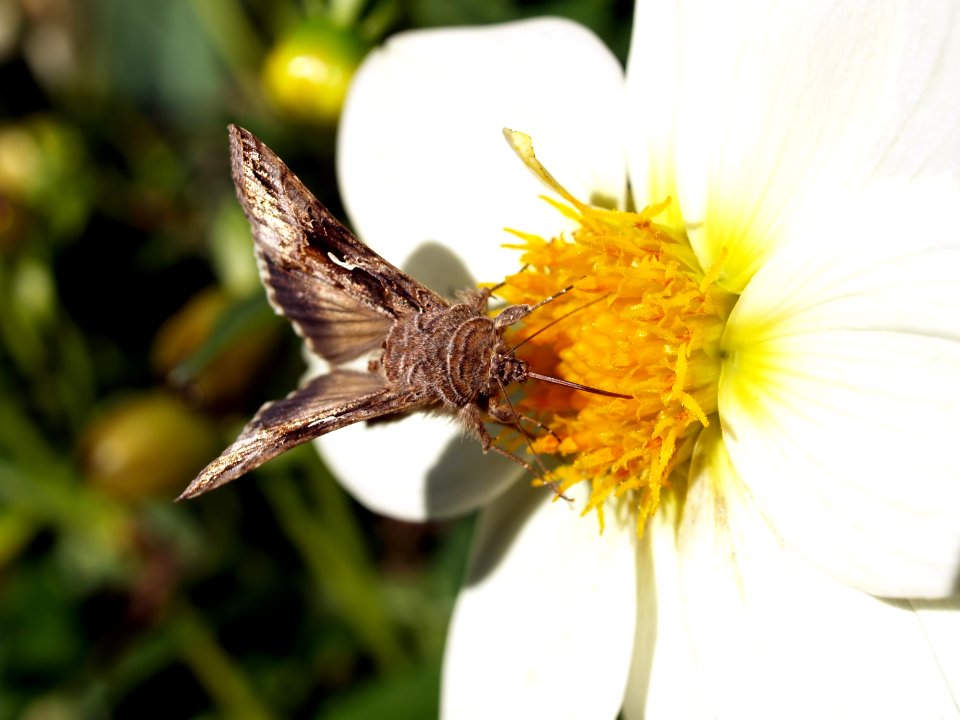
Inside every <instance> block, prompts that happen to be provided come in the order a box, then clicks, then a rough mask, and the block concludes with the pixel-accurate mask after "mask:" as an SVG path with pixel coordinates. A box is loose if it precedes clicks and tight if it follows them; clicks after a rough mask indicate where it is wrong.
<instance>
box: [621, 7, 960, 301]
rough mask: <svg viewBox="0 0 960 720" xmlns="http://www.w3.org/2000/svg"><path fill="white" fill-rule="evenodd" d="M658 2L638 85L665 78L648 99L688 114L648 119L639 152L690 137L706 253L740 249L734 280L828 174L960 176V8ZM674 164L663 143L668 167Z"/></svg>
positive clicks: (643, 46)
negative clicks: (672, 122) (647, 132)
mask: <svg viewBox="0 0 960 720" xmlns="http://www.w3.org/2000/svg"><path fill="white" fill-rule="evenodd" d="M647 5H648V4H647V3H638V16H637V24H636V26H635V31H634V32H635V34H634V48H633V51H634V52H633V54H632V55H631V62H630V78H631V93H632V94H633V95H636V94H637V93H643V92H644V91H645V90H648V89H649V90H650V94H648V95H644V96H642V98H643V99H642V102H641V103H640V104H639V108H640V110H641V111H642V112H645V113H650V114H655V113H657V111H658V109H659V101H660V100H661V94H660V93H661V92H662V91H663V93H662V99H663V103H664V104H665V105H666V107H665V108H664V109H663V110H662V114H663V115H666V116H670V117H675V118H676V124H675V127H674V128H672V129H671V128H669V126H668V125H666V123H665V122H663V119H662V118H655V119H654V120H646V121H641V122H645V123H646V124H647V125H652V129H653V130H654V131H655V132H654V133H653V134H652V135H638V136H637V137H636V142H637V143H638V144H639V143H644V144H645V145H646V147H643V146H641V148H640V149H639V150H637V151H632V152H631V156H642V154H643V153H649V152H650V151H649V150H648V148H649V147H650V145H651V144H652V145H653V146H654V147H656V143H659V142H661V141H663V144H664V145H665V146H667V147H670V148H675V150H674V156H673V160H674V161H675V164H676V167H675V173H676V185H677V187H678V189H679V200H680V207H681V209H682V212H683V217H684V219H685V220H686V222H687V224H688V229H689V231H690V234H691V239H692V241H693V243H694V246H695V248H696V249H697V253H698V257H699V258H700V260H701V262H702V264H703V265H704V267H710V266H712V265H713V263H714V262H715V261H716V260H717V259H718V258H719V257H720V253H721V251H722V250H723V249H724V248H726V250H727V252H728V255H727V259H726V261H725V263H724V278H725V281H726V283H727V284H728V285H729V286H730V288H731V289H734V290H739V289H742V288H743V287H744V286H745V284H746V282H747V280H749V278H750V276H751V275H752V273H753V272H754V271H755V270H756V269H757V268H758V267H759V266H760V265H761V264H762V262H763V260H764V259H765V258H766V257H767V256H768V255H769V253H770V252H772V250H773V249H774V248H775V247H776V246H777V245H778V244H779V242H780V240H781V228H782V226H783V225H784V223H788V222H790V218H791V217H792V216H793V215H794V214H795V213H796V211H797V208H798V207H799V206H802V205H803V204H804V202H805V200H806V197H807V196H808V195H809V194H810V193H811V192H816V191H818V190H819V189H820V188H821V187H822V186H823V185H824V184H828V183H842V184H844V185H846V186H849V187H855V186H857V185H858V184H859V183H860V182H862V181H863V180H864V179H866V178H869V177H871V176H876V175H878V174H879V175H898V176H905V177H912V176H916V175H921V174H931V173H938V172H944V173H949V174H951V175H952V176H953V177H957V175H958V173H960V94H958V93H957V91H956V88H957V87H960V7H958V6H957V4H956V3H915V2H912V1H911V0H901V1H900V2H882V3H877V2H869V1H861V2H846V3H837V2H834V1H833V0H811V1H809V2H802V3H797V2H792V1H790V0H780V1H779V2H765V3H762V4H757V3H754V2H750V0H739V1H735V2H723V3H715V2H710V1H709V0H701V1H694V2H687V3H683V4H682V5H678V7H677V9H676V10H674V9H673V7H672V5H673V4H672V3H661V2H654V3H652V5H651V7H650V9H647ZM661 25H662V27H661ZM634 102H635V107H636V106H637V105H636V101H634ZM632 115H633V116H636V115H637V112H636V111H635V112H633V113H632ZM630 122H635V120H634V118H633V117H631V119H630ZM669 159H670V158H669V157H664V155H663V153H662V152H660V151H657V150H655V151H653V153H652V154H650V163H651V164H653V165H657V164H659V163H668V162H669ZM664 167H665V171H664V172H665V173H666V175H665V176H666V178H667V179H666V180H665V181H664V183H663V186H664V187H665V188H668V187H669V185H670V182H669V180H670V178H671V175H672V172H671V171H670V169H669V165H668V164H665V165H664ZM631 170H633V168H631ZM636 174H637V175H638V176H640V175H643V174H644V168H643V164H642V163H639V164H638V166H637V172H636ZM646 174H649V173H646ZM652 189H654V190H656V189H658V188H657V185H655V184H654V185H653V186H652ZM652 199H653V200H657V199H660V198H652ZM641 202H643V201H641Z"/></svg>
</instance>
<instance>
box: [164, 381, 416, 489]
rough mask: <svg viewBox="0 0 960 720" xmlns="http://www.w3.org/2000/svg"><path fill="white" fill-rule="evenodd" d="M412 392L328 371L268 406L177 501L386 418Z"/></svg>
mask: <svg viewBox="0 0 960 720" xmlns="http://www.w3.org/2000/svg"><path fill="white" fill-rule="evenodd" d="M420 395H422V392H420V393H418V392H417V391H416V390H415V389H413V388H407V387H399V388H396V387H389V386H387V384H386V381H385V379H384V378H383V377H382V376H380V375H378V374H375V373H366V372H355V371H352V370H334V371H333V372H331V373H329V374H327V375H321V376H320V377H317V378H314V379H313V380H311V381H310V382H308V383H306V384H305V385H303V386H302V387H300V388H299V389H298V390H295V391H294V392H292V393H290V394H289V395H288V396H287V397H285V398H283V399H282V400H276V401H274V402H268V403H267V404H265V405H264V406H263V407H261V408H260V410H259V411H258V412H257V414H256V415H255V416H254V417H253V419H252V420H251V421H250V422H249V423H247V425H246V427H244V428H243V432H241V433H240V436H239V437H238V438H237V439H236V441H234V443H233V444H232V445H230V447H228V448H227V449H226V450H224V451H223V453H221V455H220V457H218V458H217V459H216V460H214V461H213V462H212V463H210V464H209V465H207V467H206V468H204V469H203V471H202V472H201V473H200V474H199V475H198V476H197V477H196V478H195V479H194V481H193V482H191V483H190V485H189V486H188V487H187V489H186V490H184V491H183V493H182V494H181V495H180V497H179V498H177V499H178V500H185V499H187V498H192V497H196V496H197V495H201V494H203V493H205V492H207V491H209V490H213V489H214V488H218V487H220V486H221V485H224V484H226V483H228V482H230V481H231V480H235V479H236V478H238V477H240V476H241V475H243V474H244V473H247V472H249V471H250V470H253V469H254V468H256V467H259V466H260V465H262V464H263V463H265V462H266V461H267V460H270V459H271V458H274V457H276V456H277V455H279V454H281V453H284V452H286V451H287V450H290V449H292V448H294V447H296V446H297V445H302V444H303V443H305V442H307V441H308V440H313V439H314V438H317V437H320V436H321V435H326V434H327V433H329V432H333V431H334V430H337V429H339V428H342V427H344V426H346V425H352V424H353V423H356V422H360V421H363V420H370V419H373V418H377V417H381V416H383V415H389V414H391V413H396V412H399V411H402V410H406V409H409V408H412V407H415V406H417V405H419V404H421V403H422V402H423V400H422V398H421V397H420Z"/></svg>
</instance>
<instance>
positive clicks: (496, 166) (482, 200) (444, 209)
mask: <svg viewBox="0 0 960 720" xmlns="http://www.w3.org/2000/svg"><path fill="white" fill-rule="evenodd" d="M587 97H588V98H589V101H586V100H585V98H587ZM622 101H623V71H622V69H621V67H620V65H619V63H618V62H617V60H616V59H615V58H614V56H613V55H612V54H611V53H610V51H609V50H608V49H607V48H606V47H605V46H604V44H603V43H602V42H601V41H600V40H599V39H598V38H597V37H596V36H595V35H593V34H592V33H591V32H590V31H588V30H586V29H585V28H583V27H582V26H580V25H577V24H576V23H573V22H570V21H566V20H561V19H541V20H529V21H523V22H517V23H510V24H506V25H499V26H486V27H479V28H455V29H443V30H424V31H415V32H409V33H403V34H400V35H397V36H394V37H392V38H391V39H390V40H389V41H388V42H387V43H386V44H385V45H384V46H383V47H382V48H380V49H379V50H377V51H375V52H373V53H372V54H371V55H370V56H369V57H368V58H367V59H366V60H365V61H364V63H363V64H362V65H361V67H360V68H359V70H358V72H357V74H356V76H355V79H354V81H353V83H352V85H351V89H350V93H349V96H348V98H347V102H346V106H345V108H344V112H343V117H342V120H341V125H340V136H339V141H338V177H339V180H340V187H341V190H342V193H343V196H344V202H345V204H346V207H347V211H348V214H349V216H350V218H351V220H352V221H353V223H354V227H355V228H356V230H357V232H358V235H359V236H360V237H361V239H363V240H364V241H365V242H366V243H368V244H369V245H370V246H371V247H373V248H374V249H375V250H377V252H379V253H381V254H383V255H384V256H385V257H387V259H389V260H390V261H391V262H393V263H395V264H398V265H399V264H401V263H404V262H406V259H407V258H408V257H409V256H410V255H411V254H412V253H413V252H414V251H415V250H416V249H417V248H418V247H419V246H420V245H421V244H423V243H425V242H433V243H440V244H442V245H445V246H446V247H448V248H451V249H452V250H454V252H455V253H456V254H457V255H459V256H460V257H461V258H463V259H464V260H465V261H466V263H467V266H468V267H469V268H470V270H471V272H472V273H473V275H474V276H475V277H476V278H477V279H479V280H482V281H490V282H495V281H497V280H500V279H502V278H503V276H504V275H505V274H507V273H509V272H514V271H516V269H517V268H518V266H519V255H518V253H517V252H516V251H514V250H505V249H503V248H502V247H501V245H502V244H504V243H508V242H515V241H516V238H514V237H513V236H512V235H509V234H508V233H506V232H504V227H511V228H514V229H517V230H521V231H524V232H532V233H538V234H542V235H545V236H547V237H550V236H553V235H555V234H557V233H559V232H560V231H562V230H563V229H565V228H569V227H570V226H569V224H568V221H566V220H565V219H564V218H562V216H561V215H560V214H559V213H558V212H557V211H556V210H555V209H553V208H551V207H550V206H549V205H548V204H547V203H546V202H544V201H543V200H542V199H540V198H539V197H538V196H539V195H542V194H544V192H545V188H544V187H543V186H542V185H541V184H540V183H539V181H538V180H537V179H536V178H535V177H533V175H532V174H531V173H530V172H529V171H528V170H527V168H525V167H524V166H523V164H522V163H521V162H520V161H519V160H518V159H517V158H516V156H515V155H514V153H513V151H512V150H511V149H510V147H509V146H508V145H507V143H506V142H505V141H504V139H503V134H502V129H503V128H504V127H510V128H512V129H515V130H520V131H523V132H526V133H527V134H528V135H531V136H532V137H533V140H534V143H535V146H536V149H537V154H538V156H539V157H540V159H541V160H542V161H543V162H544V163H545V165H546V166H547V167H548V168H549V169H550V171H551V172H552V173H553V174H554V175H555V176H556V177H557V178H558V180H559V181H560V182H561V183H562V184H564V185H565V186H566V187H567V188H568V189H569V190H570V191H571V192H573V193H574V194H575V195H577V196H578V197H580V198H583V199H595V198H597V197H600V198H606V199H607V201H608V202H609V203H614V204H621V203H622V202H623V198H624V195H625V187H626V170H625V161H624V152H623V147H622V144H621V143H622V138H623V132H622V129H621V123H622V121H623V113H622Z"/></svg>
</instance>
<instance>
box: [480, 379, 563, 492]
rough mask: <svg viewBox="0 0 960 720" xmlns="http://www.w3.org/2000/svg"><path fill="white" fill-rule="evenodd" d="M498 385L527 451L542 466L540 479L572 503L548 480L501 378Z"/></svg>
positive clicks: (542, 465)
mask: <svg viewBox="0 0 960 720" xmlns="http://www.w3.org/2000/svg"><path fill="white" fill-rule="evenodd" d="M497 385H499V386H500V394H501V395H503V399H504V400H506V401H507V407H508V408H510V412H511V413H513V417H514V419H515V420H516V423H517V424H516V428H517V430H519V431H520V434H521V435H523V440H524V442H526V443H527V449H528V450H529V451H530V454H531V455H533V459H534V460H535V461H536V463H537V465H539V466H540V470H541V471H542V473H543V474H542V475H541V476H540V477H541V478H542V479H543V480H544V481H545V482H546V483H547V485H549V486H550V489H551V490H553V492H554V494H555V495H557V497H561V498H563V499H564V500H566V501H567V502H569V503H572V502H573V499H572V498H569V497H567V496H566V495H564V494H563V492H562V491H561V490H560V486H559V485H557V483H556V482H555V481H553V480H549V479H548V478H549V477H550V471H549V470H547V467H546V465H544V464H543V460H541V459H540V456H539V455H538V454H537V451H536V450H534V449H533V443H532V442H530V435H529V434H528V433H527V431H526V430H524V429H523V426H522V425H521V424H520V413H518V412H517V411H516V409H514V407H513V403H512V402H510V396H509V395H507V391H506V389H505V388H504V387H503V382H501V380H500V378H497Z"/></svg>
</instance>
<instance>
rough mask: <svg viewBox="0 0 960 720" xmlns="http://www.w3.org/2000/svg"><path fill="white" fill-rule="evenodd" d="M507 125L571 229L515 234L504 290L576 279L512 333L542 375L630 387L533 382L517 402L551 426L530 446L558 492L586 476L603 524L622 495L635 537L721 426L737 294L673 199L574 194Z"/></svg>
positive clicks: (534, 292)
mask: <svg viewBox="0 0 960 720" xmlns="http://www.w3.org/2000/svg"><path fill="white" fill-rule="evenodd" d="M506 132H507V137H508V140H509V141H510V142H511V144H512V145H513V147H514V149H515V150H516V151H517V153H518V155H519V156H520V157H521V159H522V160H523V161H524V162H525V163H526V164H527V165H528V167H530V169H531V170H533V171H534V172H535V173H536V174H537V175H538V176H540V178H541V179H542V180H544V182H546V183H547V184H548V185H549V186H550V187H551V188H552V189H553V190H554V191H555V192H556V193H557V194H558V195H559V196H560V198H562V200H556V199H553V198H545V200H546V201H547V202H550V203H551V204H552V205H554V207H556V209H557V210H558V212H560V213H562V214H563V215H565V216H566V217H567V218H570V219H572V220H573V221H575V225H576V229H575V230H573V231H572V233H569V234H568V235H561V236H558V237H553V238H542V237H539V236H535V235H530V234H525V233H522V232H518V231H512V230H511V232H512V233H513V234H514V236H515V237H516V238H517V239H518V241H519V242H516V243H512V244H511V245H510V247H514V248H518V249H520V250H521V251H522V254H523V256H522V262H523V263H525V267H524V269H523V270H522V271H520V272H518V273H516V274H514V275H512V276H510V277H508V278H507V279H506V282H505V284H504V285H503V286H502V287H501V288H500V289H499V290H498V291H497V294H498V295H501V296H502V297H504V299H505V300H507V301H508V302H511V303H530V304H533V303H536V302H538V301H540V300H542V299H543V298H545V297H548V296H550V295H551V294H553V293H555V292H557V290H558V289H560V288H565V287H568V286H573V290H572V291H571V292H567V293H565V294H563V295H561V296H560V297H559V298H557V299H556V300H554V301H551V302H549V303H547V304H546V305H544V306H542V307H541V308H539V309H537V311H536V312H535V313H533V314H532V315H531V316H530V317H529V318H527V319H526V320H525V321H524V323H523V324H522V325H520V326H518V327H516V329H515V330H514V333H515V334H514V336H513V338H512V340H511V342H512V344H513V345H520V347H519V350H518V354H520V355H522V356H523V357H524V359H526V360H527V361H528V362H529V363H530V365H531V367H534V368H536V369H537V371H538V372H540V373H544V374H552V375H553V376H555V377H559V378H563V379H566V380H570V381H573V382H575V383H579V384H582V385H587V386H589V387H592V388H597V389H600V390H605V391H610V392H615V393H619V394H623V395H628V396H630V399H621V398H611V397H607V396H603V395H598V394H593V393H588V392H584V391H582V390H574V389H570V388H567V387H563V386H557V385H551V384H547V383H540V382H536V381H530V382H528V383H527V384H526V385H525V386H524V388H523V397H522V399H521V400H520V403H519V405H520V409H521V410H522V411H523V412H524V413H527V414H530V415H534V416H536V417H538V418H539V419H540V420H541V421H542V422H543V423H544V424H545V425H546V426H547V427H549V428H550V429H551V431H552V432H551V433H550V434H544V435H543V436H541V437H539V438H538V439H537V440H536V441H535V442H534V443H533V445H534V450H535V451H536V452H537V453H538V454H542V455H555V456H557V458H558V461H559V462H558V466H557V467H556V469H555V470H553V471H552V475H553V477H551V478H550V481H551V482H553V483H556V484H557V485H558V486H559V489H560V490H561V491H563V490H566V489H567V488H569V487H571V486H572V485H574V484H576V483H580V482H589V483H590V485H591V488H592V489H591V493H590V497H589V501H588V503H587V505H586V507H585V509H584V512H585V513H589V512H591V511H595V512H596V513H597V516H598V518H599V521H600V524H601V528H602V526H603V509H604V506H605V505H606V504H607V503H608V501H610V500H611V499H615V498H616V499H619V500H620V501H621V502H625V503H628V504H629V505H630V506H631V507H632V508H634V510H635V512H636V517H637V529H638V532H639V533H641V534H642V532H643V529H644V527H645V525H646V521H647V519H648V518H649V517H650V516H651V515H652V514H653V513H654V512H655V511H656V509H657V506H658V504H659V502H660V499H661V496H662V493H663V492H664V491H666V490H668V489H669V488H670V486H671V479H672V478H675V477H676V475H675V474H676V473H681V472H683V470H684V469H685V467H686V466H687V464H688V461H689V459H690V456H691V453H692V450H693V445H694V442H695V440H696V437H697V435H698V434H699V432H700V430H701V429H703V428H704V427H707V426H708V425H710V423H711V422H715V421H716V411H717V387H718V381H719V377H720V359H721V358H720V355H721V353H720V336H721V334H722V331H723V327H724V322H725V320H726V317H727V315H728V314H729V311H730V309H731V307H732V305H733V301H734V296H732V295H730V294H729V293H728V292H726V291H724V290H722V289H721V288H719V287H718V286H717V285H716V282H715V280H716V278H717V277H718V275H719V268H718V267H711V268H705V269H704V268H701V267H700V265H699V264H698V262H697V260H696V258H695V256H694V254H693V251H692V250H691V248H690V245H689V243H688V242H687V239H686V237H685V236H683V235H682V234H679V233H677V232H675V231H673V230H671V229H669V228H667V227H666V226H663V225H659V224H658V223H657V222H656V220H657V217H658V216H660V215H661V214H662V213H664V210H666V208H667V207H668V206H669V203H670V200H669V199H667V200H665V201H663V202H661V203H659V204H657V205H653V206H650V207H647V208H645V209H644V210H642V211H641V212H622V211H617V210H608V209H604V208H598V207H593V206H590V205H587V204H585V203H582V202H580V201H579V200H577V199H576V198H574V197H573V196H572V195H570V194H569V193H568V192H567V191H566V190H565V189H563V188H562V186H560V185H559V183H557V182H556V180H555V179H554V178H553V177H552V176H551V175H550V174H549V173H548V172H547V171H546V170H545V169H544V168H543V167H542V166H541V165H540V163H539V162H538V161H537V160H536V157H535V156H534V154H533V148H532V145H531V144H530V140H529V138H528V137H527V136H525V135H522V134H520V133H512V131H506ZM719 262H720V263H722V258H721V260H720V261H719ZM521 343H522V345H521Z"/></svg>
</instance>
